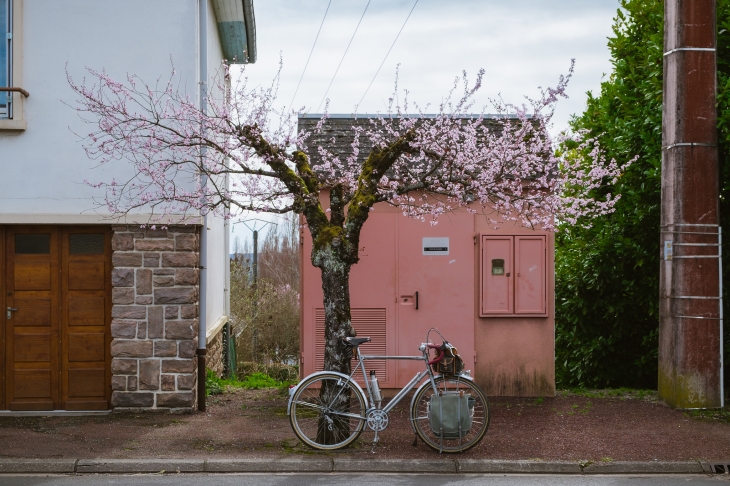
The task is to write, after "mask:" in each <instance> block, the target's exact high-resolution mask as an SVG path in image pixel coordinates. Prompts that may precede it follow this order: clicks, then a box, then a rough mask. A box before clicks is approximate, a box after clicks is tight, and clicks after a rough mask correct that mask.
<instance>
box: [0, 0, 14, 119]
mask: <svg viewBox="0 0 730 486" xmlns="http://www.w3.org/2000/svg"><path fill="white" fill-rule="evenodd" d="M12 19H13V2H12V0H0V88H9V87H11V86H12V85H13V26H12ZM12 117H13V94H12V93H11V92H9V91H0V118H12Z"/></svg>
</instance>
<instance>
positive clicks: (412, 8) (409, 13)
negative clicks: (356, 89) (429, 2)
mask: <svg viewBox="0 0 730 486" xmlns="http://www.w3.org/2000/svg"><path fill="white" fill-rule="evenodd" d="M416 5H418V0H416V2H415V3H414V4H413V7H411V11H410V12H408V17H406V20H405V22H403V25H402V26H401V28H400V30H399V31H398V35H396V36H395V39H394V40H393V43H392V44H391V45H390V49H388V52H387V53H386V54H385V57H384V58H383V62H381V63H380V66H379V67H378V70H377V71H375V76H373V79H372V80H371V81H370V84H368V87H367V89H366V90H365V93H364V94H363V95H362V98H360V101H359V102H358V103H357V107H359V106H360V104H361V103H362V101H363V100H364V99H365V96H366V95H367V94H368V91H370V87H371V86H372V85H373V83H374V82H375V78H377V77H378V73H380V69H381V68H382V67H383V64H385V60H386V59H388V55H389V54H390V51H392V50H393V46H395V43H396V42H397V41H398V37H400V33H401V32H403V29H404V28H405V26H406V24H407V23H408V19H410V18H411V14H412V13H413V11H414V10H415V9H416ZM357 107H356V108H355V110H356V111H357Z"/></svg>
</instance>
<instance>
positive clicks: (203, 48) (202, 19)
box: [198, 0, 208, 412]
mask: <svg viewBox="0 0 730 486" xmlns="http://www.w3.org/2000/svg"><path fill="white" fill-rule="evenodd" d="M198 5H199V7H200V12H199V14H198V22H199V23H200V25H199V27H198V32H199V35H200V39H199V41H198V49H199V51H200V52H199V56H198V62H200V66H199V67H200V81H199V83H200V112H201V113H202V114H203V115H206V114H207V113H208V103H207V96H208V0H198ZM206 152H207V150H206V147H200V161H201V164H202V163H204V161H205V156H206ZM207 185H208V177H207V175H205V173H201V174H200V187H201V188H204V187H206V186H207ZM203 211H204V212H203V214H202V216H203V227H202V229H201V232H200V264H199V267H200V295H199V297H198V302H199V304H200V305H199V309H198V411H200V412H205V354H206V352H207V350H206V344H207V343H206V331H207V326H206V324H207V323H206V318H207V315H206V314H207V307H206V297H207V290H208V282H207V279H208V269H207V266H208V254H207V253H208V212H207V211H206V210H205V208H203Z"/></svg>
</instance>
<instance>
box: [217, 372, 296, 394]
mask: <svg viewBox="0 0 730 486" xmlns="http://www.w3.org/2000/svg"><path fill="white" fill-rule="evenodd" d="M292 383H295V382H291V381H278V380H276V379H274V378H272V377H271V376H269V375H267V374H265V373H251V374H250V375H248V376H247V377H246V378H244V379H243V380H238V379H237V378H235V377H234V378H228V379H223V378H218V377H217V376H216V375H215V373H214V372H213V371H212V370H207V373H206V377H205V393H206V395H209V396H210V395H221V394H223V393H225V392H226V391H227V390H229V389H236V388H245V389H247V390H264V389H270V388H279V389H284V390H286V389H288V387H289V385H291V384H292ZM287 393H288V392H287Z"/></svg>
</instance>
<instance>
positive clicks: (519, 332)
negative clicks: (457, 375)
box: [474, 215, 555, 397]
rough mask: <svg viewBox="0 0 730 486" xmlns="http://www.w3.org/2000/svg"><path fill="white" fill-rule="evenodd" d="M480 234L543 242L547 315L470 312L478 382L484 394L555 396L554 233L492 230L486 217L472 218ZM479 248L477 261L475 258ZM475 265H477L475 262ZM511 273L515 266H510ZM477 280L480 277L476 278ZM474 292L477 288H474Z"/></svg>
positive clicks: (511, 225) (511, 226) (515, 228)
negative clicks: (535, 238) (537, 237)
mask: <svg viewBox="0 0 730 486" xmlns="http://www.w3.org/2000/svg"><path fill="white" fill-rule="evenodd" d="M474 231H475V233H476V234H479V235H495V236H496V235H509V236H522V235H524V236H533V235H545V236H546V240H547V262H546V263H547V289H546V290H547V292H546V293H547V297H546V298H547V302H546V303H547V317H524V316H520V317H517V316H515V317H512V316H508V315H504V316H490V317H479V308H478V307H477V308H475V313H474V346H475V348H476V350H477V365H476V375H475V378H476V381H477V383H478V384H479V385H480V386H481V387H482V388H483V389H484V391H485V392H486V393H487V395H496V396H528V397H529V396H553V395H555V236H554V234H553V233H550V232H540V231H534V230H531V229H528V228H524V227H521V226H519V225H518V224H514V223H508V224H502V225H500V228H498V229H495V228H494V225H492V224H489V222H488V221H487V219H486V218H485V217H484V216H480V215H476V216H475V217H474ZM479 257H480V255H479V248H476V249H475V254H474V258H475V262H479ZM476 264H477V265H478V263H476ZM512 270H513V271H514V268H512ZM477 278H478V276H477ZM475 293H476V294H477V295H478V293H479V286H478V285H476V286H475Z"/></svg>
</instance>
